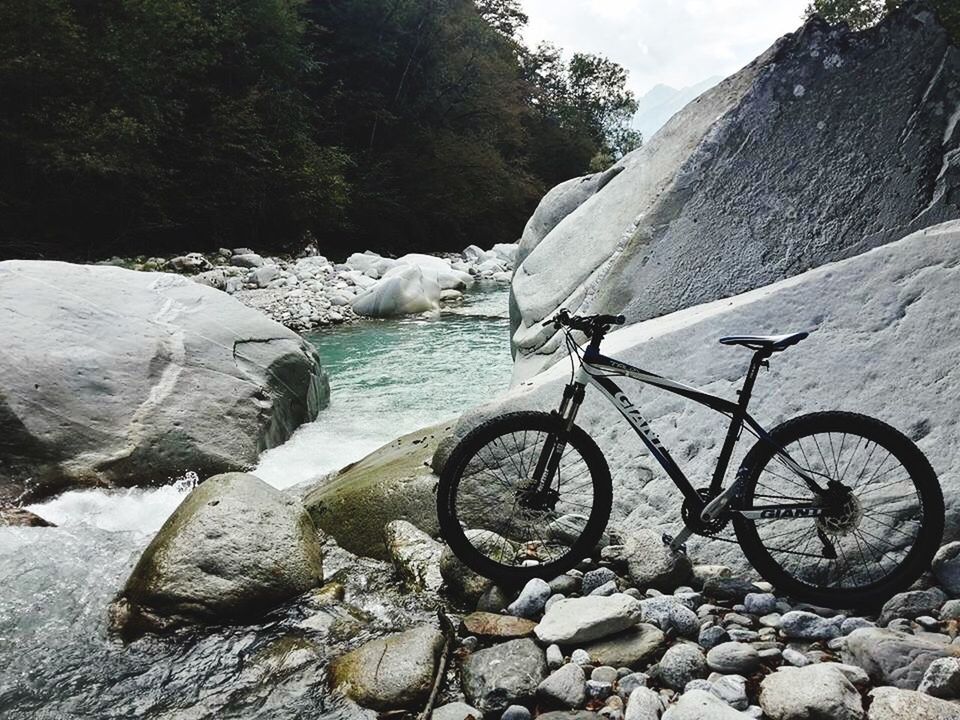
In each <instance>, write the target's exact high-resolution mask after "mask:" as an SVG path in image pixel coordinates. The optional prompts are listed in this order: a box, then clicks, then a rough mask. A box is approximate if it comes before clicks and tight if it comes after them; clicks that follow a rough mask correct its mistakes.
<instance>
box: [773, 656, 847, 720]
mask: <svg viewBox="0 0 960 720" xmlns="http://www.w3.org/2000/svg"><path fill="white" fill-rule="evenodd" d="M760 707H762V708H763V712H764V714H765V715H766V716H767V717H769V718H770V720H862V718H863V717H864V712H863V705H862V701H861V698H860V694H859V693H858V692H857V689H856V688H855V687H854V686H853V683H851V682H850V681H849V680H848V679H847V677H846V675H844V673H843V672H841V671H840V670H838V669H837V668H835V667H832V666H831V664H829V663H826V664H819V665H809V666H807V667H802V668H793V667H783V668H781V669H780V670H778V671H777V672H775V673H772V674H770V675H767V677H765V678H764V679H763V682H762V683H761V684H760Z"/></svg>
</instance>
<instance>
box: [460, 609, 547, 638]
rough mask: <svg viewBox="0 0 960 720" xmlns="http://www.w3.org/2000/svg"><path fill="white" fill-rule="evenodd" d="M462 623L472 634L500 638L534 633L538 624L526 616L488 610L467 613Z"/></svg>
mask: <svg viewBox="0 0 960 720" xmlns="http://www.w3.org/2000/svg"><path fill="white" fill-rule="evenodd" d="M462 625H463V629H464V630H465V631H466V632H467V633H469V634H470V635H476V636H477V637H481V638H498V639H513V638H523V637H527V636H529V635H532V634H533V629H534V628H535V627H536V626H537V624H536V623H535V622H533V621H532V620H527V619H526V618H519V617H514V616H512V615H497V614H495V613H488V612H473V613H470V614H469V615H465V616H464V618H463V620H462Z"/></svg>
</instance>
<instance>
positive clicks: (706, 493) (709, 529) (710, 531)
mask: <svg viewBox="0 0 960 720" xmlns="http://www.w3.org/2000/svg"><path fill="white" fill-rule="evenodd" d="M697 495H699V496H700V499H701V500H703V503H704V505H706V504H707V503H709V502H710V501H711V500H713V499H714V498H715V497H717V494H716V493H714V492H711V491H710V488H700V489H698V490H697ZM701 511H702V508H694V507H691V505H690V501H689V500H688V499H686V498H685V499H684V501H683V505H682V506H681V507H680V517H681V518H683V522H684V524H685V525H686V526H687V527H688V528H690V529H691V530H693V532H695V533H697V534H698V535H707V536H711V535H716V534H718V533H720V532H723V529H724V528H725V527H726V526H727V523H728V522H729V521H730V516H729V514H728V513H721V514H720V515H719V516H718V517H715V518H714V519H713V520H710V521H709V522H704V521H703V519H702V518H701V517H700V513H701Z"/></svg>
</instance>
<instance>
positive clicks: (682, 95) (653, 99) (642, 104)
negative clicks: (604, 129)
mask: <svg viewBox="0 0 960 720" xmlns="http://www.w3.org/2000/svg"><path fill="white" fill-rule="evenodd" d="M722 79H723V78H721V77H720V76H718V75H714V76H713V77H709V78H707V79H706V80H704V81H702V82H699V83H697V84H696V85H691V86H689V87H685V88H681V89H679V90H678V89H677V88H673V87H670V86H669V85H662V84H660V85H654V86H653V88H651V89H650V91H649V92H648V93H647V94H646V95H644V96H643V97H642V98H640V99H639V100H638V101H637V105H638V107H637V114H636V115H634V116H633V127H634V128H636V129H637V130H639V131H640V132H641V133H643V139H644V140H649V139H650V138H651V137H653V134H654V133H655V132H656V131H657V130H659V129H660V128H661V126H663V124H664V123H666V122H667V120H669V119H670V118H671V117H673V116H674V115H675V114H676V113H677V111H678V110H680V109H681V108H683V106H684V105H686V104H687V103H688V102H690V101H691V100H693V99H694V98H696V97H697V96H699V95H700V94H701V93H703V92H704V91H706V90H709V89H710V88H712V87H713V86H714V85H716V84H717V83H718V82H720V81H721V80H722Z"/></svg>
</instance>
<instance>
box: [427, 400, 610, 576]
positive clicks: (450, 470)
mask: <svg viewBox="0 0 960 720" xmlns="http://www.w3.org/2000/svg"><path fill="white" fill-rule="evenodd" d="M558 424H559V423H558V420H557V418H556V416H553V415H550V414H548V413H542V412H517V413H510V414H508V415H503V416H501V417H498V418H494V419H493V420H490V421H488V422H486V423H484V424H482V425H480V426H479V427H477V428H475V429H474V430H472V431H471V432H470V433H468V434H467V435H466V436H465V437H464V438H463V440H461V441H460V443H459V444H458V445H457V446H456V447H455V448H454V450H453V452H452V453H451V454H450V457H449V459H448V460H447V463H446V465H445V466H444V469H443V472H442V473H441V475H440V484H439V486H438V488H437V515H438V519H439V521H440V530H441V533H442V535H443V537H444V539H445V540H446V541H447V543H448V544H449V546H450V549H451V550H452V551H453V553H454V554H455V555H456V556H457V557H458V558H459V559H460V560H461V561H462V562H463V563H464V564H465V565H467V567H469V568H470V569H472V570H473V571H474V572H477V573H479V574H480V575H483V576H484V577H488V578H490V579H492V580H495V581H497V582H499V583H503V584H507V585H514V584H521V583H525V582H526V581H527V580H530V579H531V578H535V577H540V578H545V579H550V578H553V577H556V576H557V575H559V574H561V573H563V572H565V571H566V570H569V569H571V568H572V567H573V566H574V565H576V564H577V563H578V562H579V561H580V560H582V559H583V558H584V557H586V556H587V555H589V553H590V552H591V551H592V550H593V549H594V548H595V547H596V546H597V544H598V543H599V541H600V539H601V538H602V536H603V531H604V529H605V528H606V525H607V520H608V518H609V516H610V508H611V503H612V489H611V482H610V471H609V469H608V467H607V463H606V460H604V457H603V453H601V451H600V448H598V447H597V444H596V443H595V442H594V441H593V440H592V439H591V438H590V436H589V435H587V434H586V433H585V432H584V431H583V430H582V429H580V428H579V427H574V428H573V430H572V431H571V432H570V433H569V434H568V436H567V439H566V444H565V446H564V449H563V452H562V454H561V456H560V460H559V465H558V466H557V468H556V472H555V474H554V476H553V477H552V479H551V481H550V483H549V487H542V488H541V487H538V481H537V479H536V477H535V476H536V474H537V473H536V468H537V466H538V463H540V462H541V458H542V457H543V454H544V448H545V447H548V448H549V447H552V443H553V442H554V441H555V440H556V438H557V429H558Z"/></svg>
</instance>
